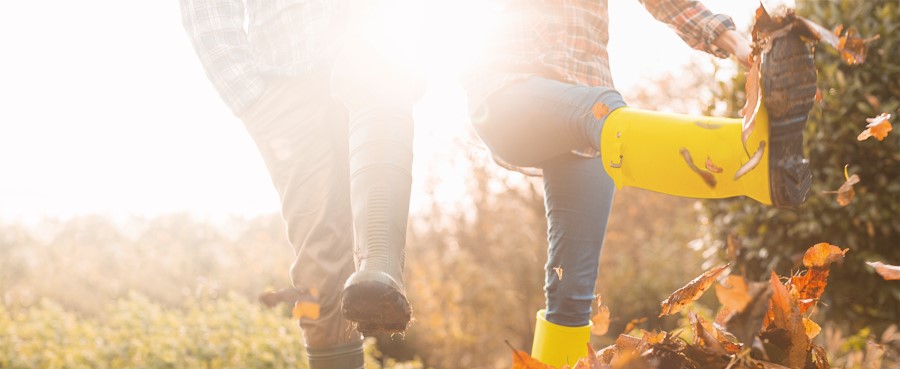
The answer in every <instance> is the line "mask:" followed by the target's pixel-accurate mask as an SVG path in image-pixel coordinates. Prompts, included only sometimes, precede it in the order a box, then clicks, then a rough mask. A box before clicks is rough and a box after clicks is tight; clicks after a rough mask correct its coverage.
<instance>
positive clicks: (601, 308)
mask: <svg viewBox="0 0 900 369" xmlns="http://www.w3.org/2000/svg"><path fill="white" fill-rule="evenodd" d="M591 323H592V324H591V334H593V335H595V336H602V335H604V334H606V332H608V331H609V308H608V307H606V305H600V304H599V302H598V306H597V314H596V315H594V316H593V317H592V318H591Z"/></svg>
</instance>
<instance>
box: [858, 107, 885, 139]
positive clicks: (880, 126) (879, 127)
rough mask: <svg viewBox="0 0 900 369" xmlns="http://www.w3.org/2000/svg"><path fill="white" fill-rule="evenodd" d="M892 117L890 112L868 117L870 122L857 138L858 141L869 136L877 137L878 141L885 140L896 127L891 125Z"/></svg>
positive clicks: (867, 119)
mask: <svg viewBox="0 0 900 369" xmlns="http://www.w3.org/2000/svg"><path fill="white" fill-rule="evenodd" d="M890 119H891V115H890V114H888V113H881V115H879V116H877V117H875V118H866V122H867V123H868V124H867V125H866V130H865V131H862V133H860V134H859V136H857V137H856V139H857V140H858V141H864V140H866V139H868V138H869V137H875V138H876V139H878V141H884V138H885V137H887V135H888V132H890V131H892V130H893V129H894V128H893V127H892V126H891V122H890Z"/></svg>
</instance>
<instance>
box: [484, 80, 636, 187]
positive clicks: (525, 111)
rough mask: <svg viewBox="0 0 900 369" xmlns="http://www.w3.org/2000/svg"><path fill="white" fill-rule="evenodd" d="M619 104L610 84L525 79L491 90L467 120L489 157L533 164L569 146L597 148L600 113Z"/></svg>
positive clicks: (600, 129)
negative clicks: (586, 84) (487, 151)
mask: <svg viewBox="0 0 900 369" xmlns="http://www.w3.org/2000/svg"><path fill="white" fill-rule="evenodd" d="M623 106H625V102H624V101H623V100H622V96H621V95H620V94H619V93H618V92H617V91H616V90H613V89H611V88H605V87H585V86H576V85H572V84H567V83H563V82H559V81H554V80H550V79H546V78H541V77H531V78H529V79H527V80H524V81H521V82H516V83H514V84H512V85H510V86H507V87H505V88H503V89H501V90H500V91H497V92H495V93H493V94H492V95H491V96H490V97H489V98H488V99H487V101H485V102H484V103H483V104H482V105H481V106H480V107H479V108H478V109H477V111H475V112H474V113H473V116H472V124H473V126H474V127H475V130H476V131H477V132H478V134H479V136H481V138H482V139H483V140H484V142H485V143H486V144H487V145H488V147H490V149H491V152H492V153H493V154H494V155H496V156H498V157H499V158H501V159H503V160H504V161H506V162H508V163H510V164H512V165H516V166H520V167H537V166H540V163H542V162H543V161H545V160H548V159H550V158H553V157H556V156H558V155H560V154H563V153H567V152H570V151H572V150H584V149H593V150H596V151H599V149H600V146H599V145H600V143H599V142H600V133H601V131H602V129H603V122H604V120H605V118H606V115H607V114H608V113H609V112H611V111H612V110H615V109H617V108H620V107H623ZM600 169H601V170H602V169H603V168H600Z"/></svg>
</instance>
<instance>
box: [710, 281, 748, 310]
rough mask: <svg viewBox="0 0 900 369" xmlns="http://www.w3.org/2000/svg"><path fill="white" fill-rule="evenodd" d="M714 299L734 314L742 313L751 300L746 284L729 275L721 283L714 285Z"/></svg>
mask: <svg viewBox="0 0 900 369" xmlns="http://www.w3.org/2000/svg"><path fill="white" fill-rule="evenodd" d="M716 297H718V298H719V303H721V304H722V305H723V306H725V307H726V308H728V309H729V310H731V311H734V312H736V313H739V312H742V311H744V308H745V307H747V304H749V303H750V299H751V297H750V292H749V291H748V290H747V282H746V281H744V277H741V276H737V275H730V276H728V278H726V279H725V281H723V283H720V284H717V285H716Z"/></svg>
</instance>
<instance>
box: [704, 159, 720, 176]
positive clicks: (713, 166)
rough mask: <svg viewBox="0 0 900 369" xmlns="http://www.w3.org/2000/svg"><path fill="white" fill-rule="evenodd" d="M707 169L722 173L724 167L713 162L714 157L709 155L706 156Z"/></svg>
mask: <svg viewBox="0 0 900 369" xmlns="http://www.w3.org/2000/svg"><path fill="white" fill-rule="evenodd" d="M706 170H708V171H710V172H713V173H722V168H720V167H719V166H718V165H716V164H715V163H713V161H712V159H711V158H710V157H709V156H707V157H706Z"/></svg>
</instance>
